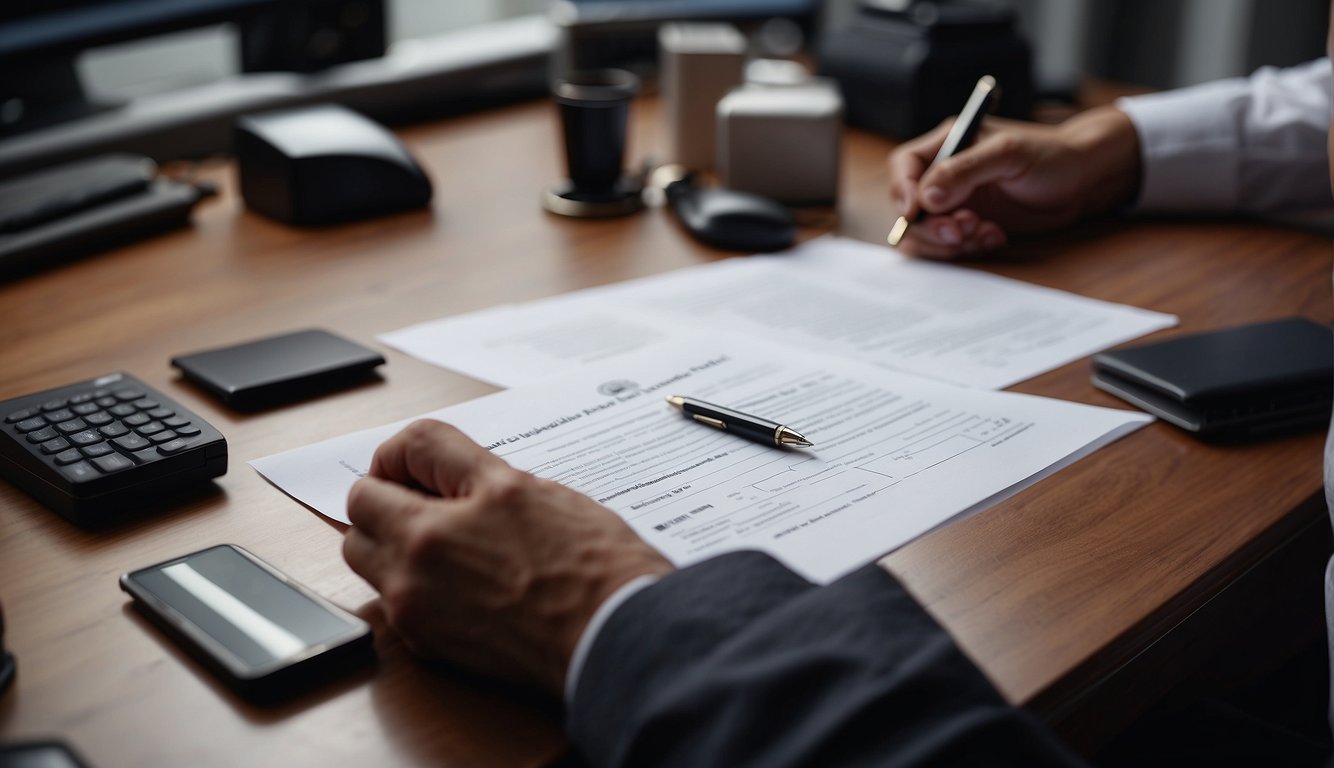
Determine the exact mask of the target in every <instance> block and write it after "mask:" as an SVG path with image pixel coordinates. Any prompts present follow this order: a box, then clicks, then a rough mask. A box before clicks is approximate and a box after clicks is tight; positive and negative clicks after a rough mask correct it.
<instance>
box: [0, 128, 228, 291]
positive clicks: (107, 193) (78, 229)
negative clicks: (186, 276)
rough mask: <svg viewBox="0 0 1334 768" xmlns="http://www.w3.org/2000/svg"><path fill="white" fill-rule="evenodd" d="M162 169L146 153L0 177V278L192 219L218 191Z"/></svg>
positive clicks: (65, 259) (103, 156) (90, 159)
mask: <svg viewBox="0 0 1334 768" xmlns="http://www.w3.org/2000/svg"><path fill="white" fill-rule="evenodd" d="M157 171H158V169H157V164H156V163H154V162H153V161H152V160H150V159H149V158H147V157H143V156H141V155H129V154H109V155H101V156H98V157H92V158H88V159H85V160H77V161H74V162H70V163H65V164H63V165H58V166H55V167H53V168H47V169H44V170H41V171H36V172H33V173H28V174H24V175H22V176H17V177H14V178H11V179H6V180H4V181H3V182H0V279H9V278H13V277H19V276H22V275H26V274H29V273H31V272H35V271H37V270H40V269H45V268H48V267H53V266H56V265H57V264H61V263H64V262H66V261H70V260H71V259H74V258H76V257H80V256H86V255H89V254H92V253H96V252H98V251H102V250H106V249H107V248H108V247H110V246H112V245H116V244H119V243H122V242H126V241H129V240H133V239H136V238H140V237H144V236H147V235H150V234H156V233H157V232H161V231H164V230H168V229H172V228H175V227H183V226H185V225H186V224H189V223H190V212H191V211H192V210H193V209H194V206H195V204H196V203H198V202H199V201H200V200H202V199H204V198H205V197H208V196H210V195H212V194H213V193H214V191H215V190H213V189H212V188H211V187H209V186H207V185H203V184H190V183H185V182H179V181H175V180H172V179H168V178H163V177H159V176H158V172H157Z"/></svg>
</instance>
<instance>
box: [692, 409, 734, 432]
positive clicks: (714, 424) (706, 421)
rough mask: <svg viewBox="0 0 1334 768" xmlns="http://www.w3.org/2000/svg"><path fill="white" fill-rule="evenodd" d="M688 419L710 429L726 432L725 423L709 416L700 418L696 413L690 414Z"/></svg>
mask: <svg viewBox="0 0 1334 768" xmlns="http://www.w3.org/2000/svg"><path fill="white" fill-rule="evenodd" d="M690 418H692V419H694V420H695V421H698V422H699V423H701V424H708V425H709V426H710V427H715V428H717V429H721V430H723V431H726V430H727V423H726V422H724V421H723V420H722V419H715V418H712V417H709V416H701V415H699V414H698V413H692V414H690Z"/></svg>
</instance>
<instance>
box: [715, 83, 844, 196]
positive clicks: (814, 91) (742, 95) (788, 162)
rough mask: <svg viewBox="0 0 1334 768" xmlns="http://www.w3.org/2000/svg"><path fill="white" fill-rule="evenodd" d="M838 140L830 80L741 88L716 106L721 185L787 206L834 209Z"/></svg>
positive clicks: (837, 105) (837, 101) (839, 122)
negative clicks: (761, 196) (831, 206)
mask: <svg viewBox="0 0 1334 768" xmlns="http://www.w3.org/2000/svg"><path fill="white" fill-rule="evenodd" d="M842 133H843V97H842V95H841V94H840V93H839V90H838V86H837V85H836V84H835V83H834V82H833V81H831V80H827V79H824V78H812V79H811V80H809V81H808V82H806V83H803V84H800V85H791V86H759V85H747V86H742V87H741V88H737V89H736V90H733V91H732V92H731V93H729V94H727V95H726V96H724V97H723V98H722V100H721V101H719V102H718V160H717V171H718V181H719V183H721V184H722V185H723V186H724V187H727V188H728V189H736V190H740V191H743V192H752V193H754V194H757V195H763V196H764V197H768V198H772V199H774V200H777V201H778V202H780V203H783V204H785V205H791V206H826V205H835V204H837V202H838V176H839V160H840V156H841V142H842Z"/></svg>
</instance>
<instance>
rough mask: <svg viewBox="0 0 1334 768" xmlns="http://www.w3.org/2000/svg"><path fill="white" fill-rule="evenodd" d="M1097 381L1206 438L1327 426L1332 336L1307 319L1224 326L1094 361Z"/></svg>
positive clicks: (1333, 383) (1333, 388)
mask: <svg viewBox="0 0 1334 768" xmlns="http://www.w3.org/2000/svg"><path fill="white" fill-rule="evenodd" d="M1092 363H1093V384H1094V386H1096V387H1097V388H1098V389H1101V390H1103V391H1105V392H1109V393H1111V394H1113V395H1115V396H1117V397H1119V398H1121V399H1122V400H1125V401H1126V402H1128V403H1130V404H1131V405H1135V406H1138V407H1140V408H1143V409H1144V410H1146V411H1148V412H1149V413H1152V414H1154V415H1155V416H1158V417H1160V418H1162V419H1163V420H1165V421H1167V422H1169V423H1172V424H1175V425H1176V426H1178V427H1181V428H1182V429H1184V430H1186V431H1188V432H1191V433H1194V434H1195V435H1197V436H1199V437H1201V438H1203V439H1207V440H1218V441H1236V440H1249V439H1259V438H1265V437H1272V436H1278V435H1284V434H1290V433H1293V432H1300V431H1306V430H1316V429H1324V428H1326V427H1327V426H1328V424H1329V416H1330V406H1331V401H1332V400H1334V332H1331V331H1330V329H1329V327H1328V326H1325V325H1321V324H1319V323H1315V322H1312V321H1310V320H1307V319H1306V318H1303V317H1290V318H1285V319H1282V320H1274V321H1271V322H1267V323H1254V324H1250V325H1241V326H1235V327H1232V328H1223V329H1220V330H1216V331H1208V332H1205V333H1197V334H1191V335H1188V336H1178V337H1176V338H1171V339H1167V340H1166V341H1159V342H1151V343H1148V344H1138V345H1135V346H1130V347H1123V348H1121V349H1113V350H1109V351H1107V352H1099V353H1098V354H1096V355H1094V356H1093V360H1092Z"/></svg>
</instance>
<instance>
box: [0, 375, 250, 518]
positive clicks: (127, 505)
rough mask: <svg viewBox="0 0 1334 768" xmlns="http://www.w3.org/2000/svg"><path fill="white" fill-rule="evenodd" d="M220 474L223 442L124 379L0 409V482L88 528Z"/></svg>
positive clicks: (14, 401)
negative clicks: (2, 480) (20, 489)
mask: <svg viewBox="0 0 1334 768" xmlns="http://www.w3.org/2000/svg"><path fill="white" fill-rule="evenodd" d="M226 472H227V440H226V439H225V438H224V437H223V436H222V434H221V433H220V432H218V430H217V429H215V428H214V427H213V426H212V425H210V424H209V423H208V422H206V421H204V420H203V419H202V418H200V417H199V416H197V415H195V414H194V413H192V412H190V411H189V410H187V409H186V408H185V407H184V406H182V405H181V404H180V403H177V402H176V401H174V400H172V399H171V398H168V397H167V396H166V395H164V394H163V393H161V392H159V391H157V390H155V389H153V388H152V387H150V386H148V385H147V384H145V383H144V382H142V381H140V380H138V379H136V378H134V377H133V376H130V375H129V374H127V373H111V374H107V375H106V376H99V377H98V378H96V379H88V380H86V381H80V382H77V383H74V384H68V385H65V386H63V387H55V388H53V389H47V390H43V391H41V392H34V393H31V394H28V395H22V396H20V397H15V398H11V399H9V400H5V401H3V402H0V477H4V478H5V479H6V480H8V481H10V482H11V483H13V484H14V485H16V486H18V487H19V488H22V489H23V490H24V491H27V492H28V493H29V494H31V495H32V497H33V498H35V499H37V500H38V501H40V502H41V503H43V504H45V505H46V506H47V507H50V508H51V509H53V510H55V511H56V512H58V513H60V514H61V515H64V516H65V517H66V518H68V519H69V520H71V521H72V522H74V523H76V524H78V525H82V526H85V527H88V528H98V527H103V526H107V525H112V524H115V523H117V522H120V521H121V520H123V519H125V517H127V516H129V515H135V514H140V513H142V512H144V511H147V510H150V509H153V508H155V507H157V506H160V505H161V504H162V503H163V502H166V501H169V500H172V499H173V498H174V497H175V496H176V495H178V493H179V492H182V491H184V490H187V489H192V488H198V487H201V486H204V485H205V484H206V481H208V480H209V479H211V478H214V477H218V476H220V475H223V474H225V473H226Z"/></svg>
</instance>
